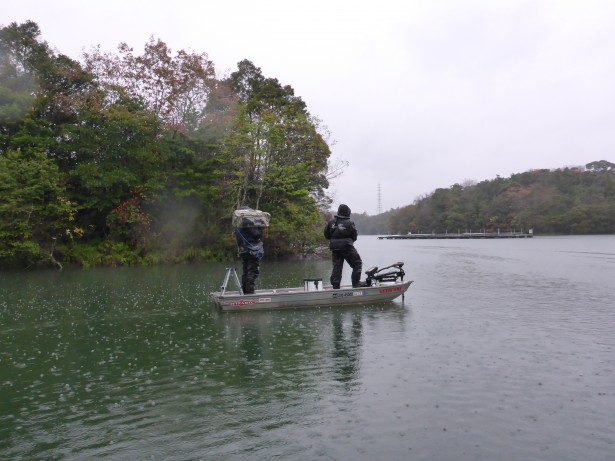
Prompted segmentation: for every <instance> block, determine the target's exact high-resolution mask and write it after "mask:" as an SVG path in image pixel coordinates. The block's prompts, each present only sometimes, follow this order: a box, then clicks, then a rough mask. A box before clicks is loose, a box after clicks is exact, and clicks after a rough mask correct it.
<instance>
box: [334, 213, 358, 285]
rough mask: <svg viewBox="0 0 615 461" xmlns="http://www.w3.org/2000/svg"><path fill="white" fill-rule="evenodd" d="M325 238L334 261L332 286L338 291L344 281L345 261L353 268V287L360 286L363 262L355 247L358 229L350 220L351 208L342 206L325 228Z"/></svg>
mask: <svg viewBox="0 0 615 461" xmlns="http://www.w3.org/2000/svg"><path fill="white" fill-rule="evenodd" d="M325 238H326V239H327V240H329V241H330V242H329V248H330V249H331V255H332V259H333V270H332V271H331V279H330V281H331V285H332V286H333V288H335V289H338V288H339V287H340V283H341V281H342V269H343V267H344V261H346V262H347V263H348V264H349V265H350V267H352V275H351V281H352V286H353V287H358V286H359V283H360V282H359V281H360V279H361V270H362V269H363V261H361V256H359V253H358V252H357V249H356V248H355V247H354V242H355V241H356V240H357V228H356V227H355V225H354V223H353V222H352V221H351V220H350V208H349V207H348V205H344V204H342V205H340V206H339V208H338V209H337V214H336V215H335V217H334V218H333V219H332V220H331V221H329V222H328V223H327V227H325Z"/></svg>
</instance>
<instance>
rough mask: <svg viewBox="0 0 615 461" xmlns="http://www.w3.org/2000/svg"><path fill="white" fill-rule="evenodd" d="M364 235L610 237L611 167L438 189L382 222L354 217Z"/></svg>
mask: <svg viewBox="0 0 615 461" xmlns="http://www.w3.org/2000/svg"><path fill="white" fill-rule="evenodd" d="M355 222H356V223H357V226H358V227H359V228H360V229H361V230H362V232H363V233H370V234H407V233H408V232H412V233H442V234H444V233H447V232H449V233H457V232H472V231H474V232H498V231H502V232H508V231H510V230H517V231H520V230H525V231H526V232H527V231H528V230H529V229H533V231H534V234H537V235H572V234H576V235H578V234H614V233H615V164H613V163H611V162H608V161H606V160H598V161H594V162H590V163H588V164H587V165H585V166H575V167H565V168H558V169H554V170H547V169H537V170H530V171H526V172H524V173H517V174H513V175H511V176H510V177H509V178H502V177H499V176H498V177H497V178H495V179H491V180H484V181H481V182H478V183H475V182H468V183H466V184H463V185H461V184H454V185H452V186H450V187H449V188H439V189H436V190H435V191H434V192H432V193H431V194H428V195H427V196H425V197H421V198H419V199H417V200H415V201H414V203H413V204H412V205H408V206H405V207H402V208H398V209H395V210H390V211H388V212H387V213H383V214H382V215H380V216H375V217H371V216H361V215H359V216H355Z"/></svg>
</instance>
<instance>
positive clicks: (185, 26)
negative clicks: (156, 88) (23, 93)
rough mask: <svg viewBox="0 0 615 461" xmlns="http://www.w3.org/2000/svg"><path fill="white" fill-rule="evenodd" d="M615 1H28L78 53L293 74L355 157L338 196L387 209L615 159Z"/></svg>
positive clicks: (289, 81) (19, 9)
mask: <svg viewBox="0 0 615 461" xmlns="http://www.w3.org/2000/svg"><path fill="white" fill-rule="evenodd" d="M613 18H615V2H613V1H611V0H603V1H602V0H583V1H581V0H466V1H464V0H379V1H373V0H372V1H369V2H368V1H362V0H310V1H303V2H300V4H299V2H295V1H291V0H259V1H254V0H226V1H220V0H215V1H212V0H201V1H197V0H193V1H190V0H174V1H162V0H143V1H139V0H132V1H130V0H104V1H99V0H88V1H83V0H54V1H48V0H20V1H19V2H17V1H13V2H10V3H9V2H5V4H3V6H2V11H1V12H0V24H1V25H4V26H6V25H8V24H9V23H11V22H13V21H16V22H23V21H25V20H27V19H31V20H33V21H35V22H36V23H38V25H39V26H40V28H41V32H42V34H41V36H42V38H43V39H44V40H46V41H47V42H48V43H49V44H50V45H51V46H52V47H54V48H56V49H57V50H58V51H59V52H61V53H64V54H66V55H68V56H70V57H72V58H74V59H80V56H81V54H82V52H83V51H84V50H86V51H87V50H89V49H90V48H91V47H92V46H96V45H100V46H101V49H102V50H103V51H112V52H115V51H116V50H117V45H118V44H119V43H120V42H126V43H128V44H129V45H130V46H132V47H134V48H135V52H141V51H142V50H143V46H144V45H145V43H146V42H147V41H148V40H149V38H150V37H151V36H154V37H155V38H159V39H161V40H162V41H164V42H165V43H166V44H167V45H168V46H170V47H171V49H172V50H173V52H176V51H178V50H180V49H185V50H190V51H194V52H199V53H201V52H205V53H207V54H208V55H209V58H210V59H211V60H212V61H213V62H214V64H215V66H216V69H217V71H218V73H219V75H222V74H224V73H225V72H228V71H234V70H235V69H236V64H237V63H238V62H239V61H241V60H243V59H248V60H250V61H252V62H253V63H254V65H256V66H257V67H260V68H261V69H262V72H263V75H264V76H265V77H273V78H277V79H278V80H279V81H280V83H282V84H284V85H291V86H292V87H293V88H294V89H295V94H296V95H298V96H300V97H301V98H302V99H303V100H304V101H305V102H306V104H307V106H308V110H309V111H310V113H311V114H312V115H315V116H317V117H318V118H320V119H321V120H322V122H323V124H324V125H326V126H327V127H328V128H329V131H330V132H331V140H332V141H335V143H334V144H333V145H332V152H333V156H334V158H338V159H343V160H345V161H348V162H349V163H350V165H349V167H348V168H347V169H346V171H345V173H344V174H343V176H341V177H340V178H338V179H336V180H335V181H334V183H333V184H332V186H331V188H330V189H329V192H330V194H331V195H332V196H333V198H334V199H335V202H334V206H335V207H336V208H337V205H338V204H339V203H342V202H344V203H347V204H348V205H349V206H350V207H351V209H352V210H353V212H367V213H369V214H376V213H377V212H378V206H379V202H378V185H379V184H380V190H381V195H380V197H381V201H380V205H381V211H387V210H389V209H391V208H397V207H401V206H405V205H409V204H411V203H412V202H413V201H414V200H415V199H417V198H419V197H421V196H424V195H427V194H429V193H431V192H433V191H434V190H435V189H437V188H439V187H444V188H446V187H449V186H451V185H453V184H455V183H460V184H462V183H464V182H465V181H467V180H474V181H482V180H485V179H493V178H495V177H496V175H500V176H502V177H508V176H510V175H511V174H513V173H521V172H524V171H527V170H530V169H537V168H549V169H554V168H561V167H565V166H579V165H585V164H587V163H589V162H591V161H594V160H608V161H610V162H615V155H614V154H615V149H614V147H615V27H613Z"/></svg>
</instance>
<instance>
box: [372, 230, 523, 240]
mask: <svg viewBox="0 0 615 461" xmlns="http://www.w3.org/2000/svg"><path fill="white" fill-rule="evenodd" d="M533 236H534V233H533V232H532V231H530V232H527V233H526V232H463V233H457V234H454V233H450V234H449V233H446V234H397V235H381V236H379V237H378V238H379V239H380V240H428V239H519V238H532V237H533Z"/></svg>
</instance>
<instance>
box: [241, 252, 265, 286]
mask: <svg viewBox="0 0 615 461" xmlns="http://www.w3.org/2000/svg"><path fill="white" fill-rule="evenodd" d="M241 259H242V261H243V273H242V274H241V289H242V290H243V293H244V294H246V295H248V294H252V293H254V282H255V280H256V279H257V278H258V274H259V273H260V271H259V261H258V259H257V258H255V257H254V256H252V255H250V253H245V254H242V255H241Z"/></svg>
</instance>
